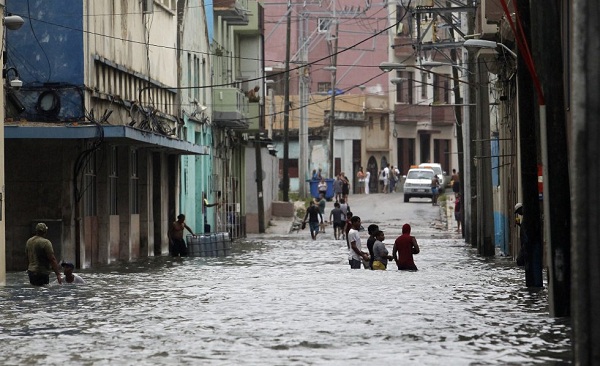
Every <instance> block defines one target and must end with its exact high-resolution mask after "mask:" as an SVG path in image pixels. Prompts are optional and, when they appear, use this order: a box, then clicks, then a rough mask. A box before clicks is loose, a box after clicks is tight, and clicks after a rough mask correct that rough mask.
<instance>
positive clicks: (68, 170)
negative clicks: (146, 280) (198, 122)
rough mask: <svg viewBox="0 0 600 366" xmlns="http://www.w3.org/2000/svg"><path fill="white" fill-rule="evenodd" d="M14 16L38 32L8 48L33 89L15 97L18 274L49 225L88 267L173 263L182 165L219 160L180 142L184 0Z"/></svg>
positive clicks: (12, 223)
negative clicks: (179, 4) (28, 244)
mask: <svg viewBox="0 0 600 366" xmlns="http://www.w3.org/2000/svg"><path fill="white" fill-rule="evenodd" d="M7 8H9V9H10V11H11V12H13V13H15V14H22V15H23V16H26V22H27V23H28V25H27V26H26V27H23V28H22V29H21V30H20V31H19V32H15V33H13V34H9V35H8V37H7V38H6V48H7V58H6V59H5V62H6V65H7V66H8V67H10V68H14V69H15V70H16V71H18V74H19V77H20V78H21V80H23V86H22V88H20V89H18V90H16V89H10V88H9V89H8V90H7V93H9V94H10V97H8V98H7V107H6V111H7V114H6V125H5V136H6V150H5V161H6V167H7V171H8V172H9V174H8V175H7V177H6V188H5V192H6V198H5V202H6V218H7V222H8V225H9V227H10V230H9V231H7V233H6V242H7V245H6V261H7V263H8V267H7V269H8V270H23V269H24V268H25V266H26V258H25V256H24V243H25V241H26V240H27V238H28V237H30V236H31V235H32V228H33V225H34V224H35V223H36V222H39V221H44V222H46V223H47V224H48V226H49V227H50V230H49V233H48V235H49V238H50V239H51V240H52V242H53V243H54V248H55V251H56V256H57V258H58V259H59V260H60V259H65V260H71V261H73V262H75V263H76V266H77V267H89V266H92V265H95V264H101V263H110V262H113V261H116V260H131V259H134V258H137V257H143V256H148V255H160V254H166V253H167V252H168V240H167V230H168V226H169V223H170V222H171V221H173V220H174V219H175V217H176V216H177V214H178V213H179V212H180V210H181V207H180V205H179V202H180V200H179V193H180V188H181V186H180V183H181V182H180V171H181V168H180V160H179V158H180V156H182V155H186V156H187V155H190V156H198V155H203V154H207V153H208V149H207V147H206V146H203V145H201V144H199V143H198V141H197V139H190V140H185V139H182V138H180V136H178V133H180V132H181V131H178V128H179V127H180V119H179V113H180V108H179V99H178V95H177V89H176V88H177V87H178V73H177V70H178V68H177V57H178V52H177V48H176V46H177V42H178V39H177V29H178V25H177V22H178V19H177V9H176V6H175V2H174V1H162V2H152V1H144V2H132V3H115V4H112V3H110V4H107V3H103V2H86V1H64V0H52V1H45V2H42V3H35V4H33V3H30V4H26V3H22V2H19V1H8V2H7ZM67 8H68V9H69V12H67V13H65V11H64V10H65V9H67ZM34 14H35V15H34ZM186 211H187V212H189V213H193V212H194V211H195V209H193V208H190V207H187V208H186Z"/></svg>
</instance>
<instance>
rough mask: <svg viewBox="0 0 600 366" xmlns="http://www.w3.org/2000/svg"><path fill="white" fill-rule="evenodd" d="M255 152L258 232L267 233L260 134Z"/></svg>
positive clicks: (257, 136) (255, 139)
mask: <svg viewBox="0 0 600 366" xmlns="http://www.w3.org/2000/svg"><path fill="white" fill-rule="evenodd" d="M254 151H255V153H256V177H255V179H256V201H257V203H258V232H259V233H261V234H262V233H264V232H265V202H264V195H263V179H264V177H263V166H262V151H261V149H260V133H256V135H255V136H254Z"/></svg>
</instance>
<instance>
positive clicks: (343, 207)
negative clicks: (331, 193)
mask: <svg viewBox="0 0 600 366" xmlns="http://www.w3.org/2000/svg"><path fill="white" fill-rule="evenodd" d="M340 210H342V212H343V213H344V216H346V215H348V211H350V206H349V205H348V204H347V203H346V200H345V199H343V198H342V199H340Z"/></svg>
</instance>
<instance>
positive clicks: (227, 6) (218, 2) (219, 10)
mask: <svg viewBox="0 0 600 366" xmlns="http://www.w3.org/2000/svg"><path fill="white" fill-rule="evenodd" d="M212 3H213V10H214V12H215V16H216V17H219V16H220V17H221V18H222V19H223V20H224V21H226V22H227V23H228V24H229V25H247V24H248V0H213V2H212Z"/></svg>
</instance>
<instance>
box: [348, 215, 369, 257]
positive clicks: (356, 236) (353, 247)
mask: <svg viewBox="0 0 600 366" xmlns="http://www.w3.org/2000/svg"><path fill="white" fill-rule="evenodd" d="M350 221H351V223H352V228H351V229H350V231H349V232H348V238H349V242H350V248H349V249H348V262H349V264H350V268H352V269H360V264H361V263H363V261H364V263H368V261H369V254H367V253H365V252H363V251H362V246H361V242H360V233H359V232H358V230H359V229H360V217H358V216H353V217H352V219H350Z"/></svg>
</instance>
